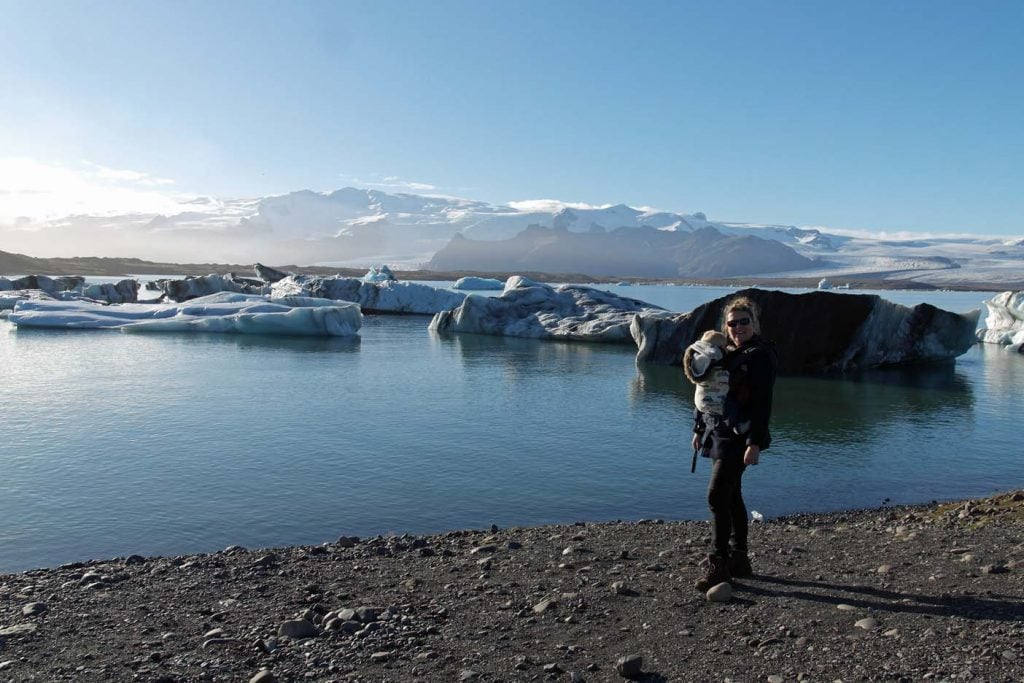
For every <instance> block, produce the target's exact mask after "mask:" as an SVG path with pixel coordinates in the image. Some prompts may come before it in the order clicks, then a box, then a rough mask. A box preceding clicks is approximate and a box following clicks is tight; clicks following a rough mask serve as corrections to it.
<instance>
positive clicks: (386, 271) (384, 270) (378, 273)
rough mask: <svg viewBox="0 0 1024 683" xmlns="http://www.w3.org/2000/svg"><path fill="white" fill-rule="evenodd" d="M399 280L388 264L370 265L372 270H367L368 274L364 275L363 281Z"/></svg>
mask: <svg viewBox="0 0 1024 683" xmlns="http://www.w3.org/2000/svg"><path fill="white" fill-rule="evenodd" d="M397 280H398V278H397V277H395V274H394V273H392V272H391V269H390V268H388V267H387V266H381V267H380V268H374V267H373V266H370V270H368V271H366V275H364V276H363V282H395V281H397Z"/></svg>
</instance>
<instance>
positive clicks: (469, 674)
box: [459, 669, 480, 681]
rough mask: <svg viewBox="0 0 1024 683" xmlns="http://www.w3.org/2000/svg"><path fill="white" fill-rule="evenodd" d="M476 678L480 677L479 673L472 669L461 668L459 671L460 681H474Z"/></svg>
mask: <svg viewBox="0 0 1024 683" xmlns="http://www.w3.org/2000/svg"><path fill="white" fill-rule="evenodd" d="M478 678H480V674H479V673H477V672H476V671H473V670H472V669H463V670H462V671H460V672H459V680H460V681H475V680H476V679H478Z"/></svg>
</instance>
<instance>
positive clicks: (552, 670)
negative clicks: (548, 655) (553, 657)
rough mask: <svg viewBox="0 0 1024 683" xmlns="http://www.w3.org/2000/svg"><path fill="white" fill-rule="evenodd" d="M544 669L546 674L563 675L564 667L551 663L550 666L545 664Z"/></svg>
mask: <svg viewBox="0 0 1024 683" xmlns="http://www.w3.org/2000/svg"><path fill="white" fill-rule="evenodd" d="M542 669H543V670H544V673H546V674H560V673H562V667H560V666H558V664H557V663H556V662H551V663H550V664H545V665H544V666H543V667H542Z"/></svg>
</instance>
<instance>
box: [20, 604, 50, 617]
mask: <svg viewBox="0 0 1024 683" xmlns="http://www.w3.org/2000/svg"><path fill="white" fill-rule="evenodd" d="M49 609H50V608H49V607H47V606H46V603H45V602H30V603H28V604H27V605H25V606H24V607H22V608H21V613H22V615H23V616H26V617H34V616H36V615H39V614H44V613H45V612H47V611H49Z"/></svg>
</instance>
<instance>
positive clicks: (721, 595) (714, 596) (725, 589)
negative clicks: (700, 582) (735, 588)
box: [705, 581, 732, 602]
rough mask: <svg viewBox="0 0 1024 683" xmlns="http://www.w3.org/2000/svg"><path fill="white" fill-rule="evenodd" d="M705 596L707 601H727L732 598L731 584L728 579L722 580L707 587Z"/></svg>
mask: <svg viewBox="0 0 1024 683" xmlns="http://www.w3.org/2000/svg"><path fill="white" fill-rule="evenodd" d="M705 597H706V598H707V599H708V602H729V601H730V600H732V585H731V584H730V583H729V582H728V581H723V582H722V583H720V584H718V585H717V586H712V587H711V588H709V589H708V592H707V593H706V594H705Z"/></svg>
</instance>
